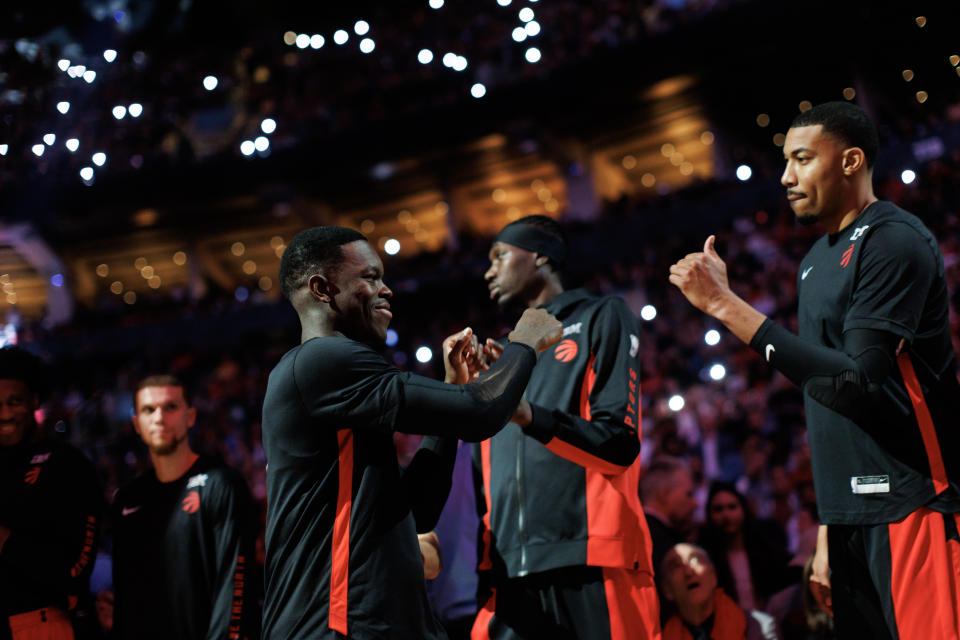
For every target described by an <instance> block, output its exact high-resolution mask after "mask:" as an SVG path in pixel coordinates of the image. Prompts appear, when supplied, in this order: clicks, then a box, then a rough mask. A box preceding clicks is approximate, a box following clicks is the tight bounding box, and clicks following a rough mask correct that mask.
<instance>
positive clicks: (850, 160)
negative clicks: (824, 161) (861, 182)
mask: <svg viewBox="0 0 960 640" xmlns="http://www.w3.org/2000/svg"><path fill="white" fill-rule="evenodd" d="M866 165H867V157H866V155H865V154H864V153H863V149H861V148H860V147H850V148H849V149H844V150H843V156H842V157H841V159H840V166H841V168H842V169H843V175H845V176H852V175H853V174H855V173H856V172H857V171H859V170H860V169H861V168H863V167H865V166H866Z"/></svg>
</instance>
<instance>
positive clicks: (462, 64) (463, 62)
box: [450, 56, 467, 71]
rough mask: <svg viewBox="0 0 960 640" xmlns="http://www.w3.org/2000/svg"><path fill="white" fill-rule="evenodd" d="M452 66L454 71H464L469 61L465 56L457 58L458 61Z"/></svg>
mask: <svg viewBox="0 0 960 640" xmlns="http://www.w3.org/2000/svg"><path fill="white" fill-rule="evenodd" d="M450 66H451V68H452V69H453V70H454V71H463V70H464V69H466V68H467V59H466V58H464V57H463V56H457V59H456V60H454V61H453V64H452V65H450Z"/></svg>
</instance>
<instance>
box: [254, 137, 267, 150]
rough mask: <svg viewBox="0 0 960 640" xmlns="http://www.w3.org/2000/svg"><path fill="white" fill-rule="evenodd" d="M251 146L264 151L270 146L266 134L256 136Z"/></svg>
mask: <svg viewBox="0 0 960 640" xmlns="http://www.w3.org/2000/svg"><path fill="white" fill-rule="evenodd" d="M253 147H254V148H255V149H256V150H257V151H266V150H267V149H269V148H270V140H268V139H267V137H266V136H257V139H256V140H254V141H253Z"/></svg>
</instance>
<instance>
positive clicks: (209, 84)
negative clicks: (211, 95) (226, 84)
mask: <svg viewBox="0 0 960 640" xmlns="http://www.w3.org/2000/svg"><path fill="white" fill-rule="evenodd" d="M217 84H219V81H218V80H217V77H216V76H207V77H206V78H204V79H203V88H204V89H206V90H207V91H213V90H214V89H216V88H217Z"/></svg>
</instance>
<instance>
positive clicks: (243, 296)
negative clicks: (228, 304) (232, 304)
mask: <svg viewBox="0 0 960 640" xmlns="http://www.w3.org/2000/svg"><path fill="white" fill-rule="evenodd" d="M233 297H234V298H236V299H237V302H246V301H247V298H249V297H250V292H249V291H247V288H246V287H237V290H236V291H234V292H233Z"/></svg>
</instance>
